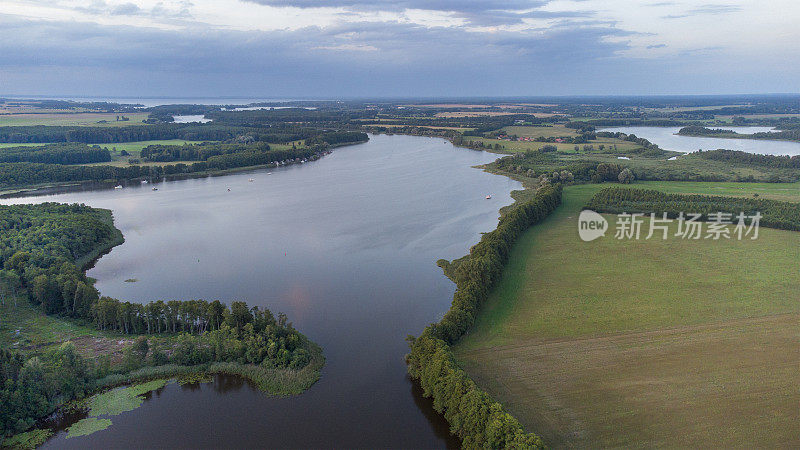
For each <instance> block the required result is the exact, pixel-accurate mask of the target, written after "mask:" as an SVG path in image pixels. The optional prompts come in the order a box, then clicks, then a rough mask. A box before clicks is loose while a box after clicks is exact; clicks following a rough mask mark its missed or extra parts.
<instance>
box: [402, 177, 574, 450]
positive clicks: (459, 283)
mask: <svg viewBox="0 0 800 450" xmlns="http://www.w3.org/2000/svg"><path fill="white" fill-rule="evenodd" d="M560 202H561V185H560V184H557V185H549V186H545V187H543V188H541V189H540V190H539V191H538V192H537V193H536V194H535V195H534V197H533V198H532V199H531V200H528V201H525V202H523V203H522V204H519V205H517V206H514V207H513V208H512V209H511V210H510V211H508V212H506V213H505V214H503V216H502V217H501V218H500V222H499V224H498V227H497V228H496V229H495V230H494V231H492V232H490V233H486V234H484V235H483V237H482V238H481V240H480V242H479V243H478V244H476V245H474V246H473V247H472V248H471V249H470V253H469V255H468V256H466V257H464V258H462V259H460V260H457V261H454V262H453V264H454V265H455V269H454V270H452V271H450V274H451V276H452V278H453V280H454V281H455V283H456V292H455V294H454V295H453V303H452V305H451V307H450V310H449V311H448V312H447V313H446V314H445V315H444V317H443V318H442V320H441V321H439V322H438V323H435V324H431V325H429V326H428V327H427V328H426V329H425V330H424V331H423V333H422V335H420V336H419V337H417V338H413V337H409V344H410V346H411V352H410V353H409V355H408V356H407V357H406V361H407V363H408V372H409V374H410V375H411V377H412V378H414V379H417V380H419V383H420V385H421V386H422V389H423V392H424V395H425V396H426V397H431V398H432V399H433V406H434V409H436V411H438V412H440V413H442V414H444V416H445V418H446V419H447V421H448V422H449V423H450V429H451V432H453V433H454V434H456V435H457V436H458V437H460V438H461V439H462V440H463V444H464V446H465V448H540V447H543V443H542V441H541V439H540V438H539V437H538V436H536V435H535V434H532V433H526V432H525V431H524V430H523V428H522V426H521V425H520V423H519V422H518V421H517V420H516V419H515V418H514V417H512V416H511V415H509V414H508V413H506V412H505V411H503V409H502V406H501V405H500V404H499V403H497V402H495V401H493V400H492V399H491V398H490V397H489V396H488V395H487V394H486V393H485V392H483V391H481V390H480V389H479V388H478V387H477V386H476V385H475V383H474V382H473V381H472V380H470V379H469V377H468V376H467V375H466V374H465V373H464V371H463V370H461V369H460V368H459V367H458V365H457V364H456V363H455V361H454V358H453V354H452V351H451V350H450V347H449V345H450V344H452V343H454V342H456V341H457V340H458V339H460V338H461V336H463V335H464V333H466V332H467V330H468V329H469V328H470V327H471V326H472V325H473V323H474V322H475V316H476V314H477V313H478V310H479V309H480V307H481V305H482V304H483V302H484V301H485V300H486V298H487V296H488V294H489V292H490V290H491V289H492V287H493V286H494V285H495V283H496V282H497V281H498V280H499V278H500V275H501V273H502V270H503V267H504V266H505V264H506V262H507V261H508V257H509V254H510V251H511V247H512V246H513V244H514V242H515V241H516V240H517V238H518V237H519V236H520V235H521V234H522V233H523V232H524V231H525V230H526V229H528V228H529V227H530V226H531V225H533V224H535V223H537V222H539V221H541V220H542V219H544V218H545V217H547V215H549V214H550V213H551V212H552V211H553V210H555V209H556V207H558V205H559V204H560Z"/></svg>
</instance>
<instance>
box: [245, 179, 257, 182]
mask: <svg viewBox="0 0 800 450" xmlns="http://www.w3.org/2000/svg"><path fill="white" fill-rule="evenodd" d="M247 181H249V182H251V183H252V182H253V181H256V180H254V179H252V178H250V179H249V180H247Z"/></svg>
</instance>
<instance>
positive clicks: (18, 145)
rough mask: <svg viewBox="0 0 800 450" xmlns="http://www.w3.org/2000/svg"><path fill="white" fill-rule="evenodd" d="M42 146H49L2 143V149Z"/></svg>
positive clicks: (0, 144)
mask: <svg viewBox="0 0 800 450" xmlns="http://www.w3.org/2000/svg"><path fill="white" fill-rule="evenodd" d="M41 145H47V144H13V143H6V142H0V148H8V147H38V146H41Z"/></svg>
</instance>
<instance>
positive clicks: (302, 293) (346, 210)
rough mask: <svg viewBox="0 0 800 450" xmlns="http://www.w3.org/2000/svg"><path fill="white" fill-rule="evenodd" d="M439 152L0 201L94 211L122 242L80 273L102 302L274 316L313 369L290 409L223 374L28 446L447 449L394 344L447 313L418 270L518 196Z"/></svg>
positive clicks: (371, 151) (332, 159)
mask: <svg viewBox="0 0 800 450" xmlns="http://www.w3.org/2000/svg"><path fill="white" fill-rule="evenodd" d="M443 142H444V141H442V140H441V139H432V138H423V137H411V136H373V137H372V140H371V141H370V142H368V143H366V144H361V145H356V146H352V147H343V148H340V149H337V150H336V151H335V152H334V153H333V154H331V155H329V156H326V157H325V158H323V159H322V160H319V161H316V162H311V163H308V164H303V165H297V166H289V167H285V168H280V169H269V170H261V171H254V172H250V173H241V174H236V175H230V176H226V177H217V178H202V179H190V180H184V181H179V182H167V183H161V184H160V185H159V190H158V191H152V190H151V189H150V187H148V186H147V185H144V186H141V185H133V186H128V187H125V188H124V189H105V190H96V191H81V192H71V193H63V194H58V195H50V196H43V197H33V198H31V197H28V198H22V199H8V200H4V201H3V202H5V203H8V202H31V201H58V202H82V203H86V204H89V205H91V206H96V207H103V208H110V209H112V210H113V211H114V217H115V223H116V224H117V226H118V227H119V228H120V229H121V230H122V232H123V233H124V235H125V238H126V241H125V243H124V244H122V245H120V246H118V247H117V248H115V249H114V250H112V251H111V252H110V253H109V254H107V255H105V256H103V257H102V258H101V259H100V260H99V261H97V263H96V264H95V266H94V268H92V269H91V270H90V271H89V272H88V275H89V276H91V277H94V278H96V279H97V280H98V283H97V286H98V288H99V289H100V291H101V293H102V294H103V295H109V296H113V297H117V298H121V299H125V300H129V301H138V302H147V301H152V300H158V299H163V300H170V299H181V300H185V299H192V298H204V299H207V300H211V299H219V300H221V301H224V302H227V303H230V302H231V301H234V300H246V301H247V302H248V303H250V304H252V305H259V306H265V307H268V308H270V309H271V310H273V311H274V312H276V313H277V312H285V313H286V314H287V315H288V316H289V318H290V320H291V321H292V322H293V323H294V325H295V326H296V327H297V328H298V329H300V330H301V331H302V332H303V333H305V334H306V335H308V336H309V337H310V338H311V339H313V340H314V341H315V342H317V343H319V344H320V345H321V346H322V347H323V349H324V352H325V357H326V360H327V362H326V365H325V367H324V368H323V372H322V378H321V380H320V381H319V382H318V383H317V384H316V385H314V386H313V387H312V388H311V389H309V390H308V391H307V392H306V393H304V394H303V395H300V396H296V397H290V398H275V397H268V396H265V395H263V394H261V393H259V392H255V391H254V389H253V388H252V387H251V386H247V385H246V384H244V383H243V382H242V381H241V380H237V379H236V378H235V377H234V378H219V377H217V378H215V382H214V383H213V385H200V387H199V388H197V386H195V387H187V388H185V389H184V388H181V387H179V386H177V385H175V384H171V385H168V386H167V387H166V388H165V389H164V391H163V393H161V394H159V395H157V396H156V398H155V399H153V400H151V401H148V402H145V404H143V405H142V407H140V408H138V409H136V410H134V411H131V412H129V413H125V414H122V415H120V416H118V417H115V419H114V425H113V426H112V427H110V428H108V429H106V430H104V431H101V432H98V433H95V434H93V435H91V436H88V437H86V438H76V439H64V435H63V433H61V434H59V435H57V436H56V437H55V438H54V439H53V440H51V441H49V442H48V443H47V445H46V446H47V447H53V448H87V447H89V448H161V447H170V448H219V447H226V448H229V447H237V448H242V447H247V448H250V447H280V448H307V447H315V448H319V447H337V448H342V447H345V448H353V447H369V448H374V447H380V448H442V447H447V446H457V445H458V442H457V440H455V439H454V438H452V437H451V436H450V435H449V433H448V426H447V423H446V422H445V421H444V419H442V417H441V416H439V415H438V414H435V413H434V411H433V410H432V408H431V406H430V401H429V400H427V399H424V398H421V397H420V396H419V391H418V389H417V388H416V387H415V386H414V385H413V383H411V382H410V380H408V378H407V377H406V369H405V363H404V361H403V356H404V355H405V354H406V353H407V352H408V348H407V346H406V342H405V337H406V336H407V335H408V334H418V333H419V332H420V331H421V330H422V329H423V328H424V327H425V326H426V325H427V324H428V323H430V322H433V321H436V320H438V319H439V318H440V317H441V316H442V314H443V313H444V312H445V311H446V310H447V308H448V307H449V304H450V301H451V299H452V294H453V290H454V285H453V283H452V282H450V281H449V280H448V279H447V278H445V277H444V275H443V274H442V273H441V269H439V268H438V267H437V266H436V265H435V262H436V260H438V259H440V258H447V259H453V258H457V257H460V256H463V255H464V254H465V253H466V252H467V250H468V248H469V246H470V245H472V244H474V243H475V242H477V241H478V239H479V238H480V233H481V232H485V231H489V230H491V229H493V228H494V227H495V226H496V224H497V218H498V210H499V209H500V207H502V206H504V205H506V204H509V203H510V202H511V198H510V195H509V193H510V191H511V190H513V189H519V188H520V187H521V186H520V184H519V183H517V182H515V181H512V180H509V179H508V178H505V177H501V176H496V175H491V174H487V173H485V172H482V171H480V170H476V169H474V168H472V166H475V165H478V164H483V163H487V162H490V161H492V160H494V159H495V158H496V157H497V155H493V154H489V153H485V152H478V151H472V150H466V149H455V148H453V147H452V146H451V145H450V144H449V143H445V144H443ZM250 178H253V180H254V181H253V182H249V181H248V180H249V179H250ZM228 189H230V191H228ZM487 194H492V199H491V200H486V198H485V197H486V195H487ZM131 278H135V279H138V280H139V281H138V282H136V283H126V282H125V280H126V279H131Z"/></svg>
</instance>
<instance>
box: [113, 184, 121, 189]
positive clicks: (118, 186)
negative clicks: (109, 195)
mask: <svg viewBox="0 0 800 450" xmlns="http://www.w3.org/2000/svg"><path fill="white" fill-rule="evenodd" d="M114 189H122V185H121V184H118V185H116V186H114Z"/></svg>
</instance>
